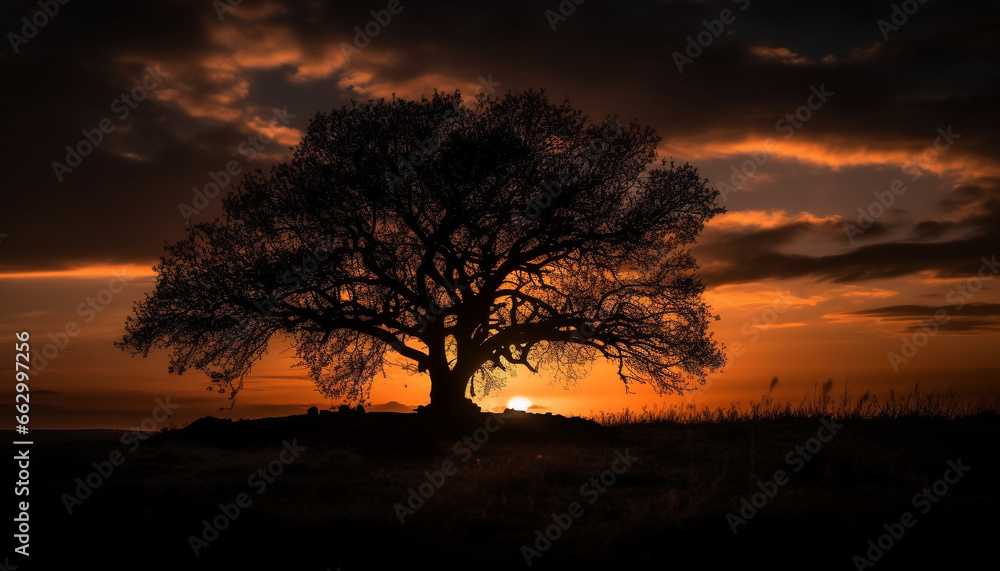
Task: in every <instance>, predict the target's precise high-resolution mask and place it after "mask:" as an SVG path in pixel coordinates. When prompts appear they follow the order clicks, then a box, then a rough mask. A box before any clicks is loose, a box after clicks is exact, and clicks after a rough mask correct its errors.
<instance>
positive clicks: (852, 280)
mask: <svg viewBox="0 0 1000 571" xmlns="http://www.w3.org/2000/svg"><path fill="white" fill-rule="evenodd" d="M231 4H235V6H230V5H229V4H227V3H225V2H224V1H217V2H214V3H213V2H212V1H211V0H199V1H184V2H171V1H163V2H100V3H85V2H79V3H77V2H70V3H68V4H66V5H59V11H58V13H56V14H55V15H54V16H48V15H45V16H44V17H42V16H36V14H44V13H43V12H41V9H40V8H39V7H38V4H37V3H35V2H22V1H17V2H8V3H5V5H4V7H3V8H2V11H0V13H2V22H3V32H4V33H5V34H6V36H5V37H6V38H7V41H6V42H5V44H4V46H3V48H2V50H0V66H2V76H3V87H2V90H0V98H2V102H3V108H4V109H5V113H4V119H5V121H4V133H5V136H4V137H3V138H2V139H0V156H2V157H3V159H2V160H3V170H2V173H3V181H2V186H0V188H2V189H3V190H2V192H3V208H2V211H0V288H2V290H0V291H2V292H3V295H2V296H0V331H2V332H3V333H2V335H3V336H4V338H5V339H6V342H5V347H6V349H5V352H4V355H5V357H4V359H3V360H4V363H3V364H2V365H0V367H2V368H3V369H4V371H5V372H7V373H8V379H10V377H12V376H13V370H14V367H13V361H14V351H13V346H14V333H15V332H18V331H23V330H27V331H29V332H30V333H31V336H32V347H33V351H35V352H37V353H36V354H35V357H36V359H35V364H36V367H37V369H39V370H36V371H33V373H32V384H31V386H32V391H31V394H32V397H33V398H32V400H31V405H32V427H34V428H75V427H80V428H94V427H106V428H129V427H132V426H136V425H138V424H139V423H140V422H141V421H142V420H143V419H144V418H146V417H147V416H149V415H150V411H151V410H152V409H153V408H154V407H155V406H157V405H156V399H158V398H159V399H167V398H169V399H170V401H171V402H172V403H175V404H177V405H179V406H178V408H177V410H176V412H175V413H174V422H175V423H177V424H185V423H188V422H191V421H192V420H194V419H196V418H199V417H202V416H205V415H216V416H219V415H227V416H231V417H232V418H234V419H236V418H253V417H261V416H277V415H285V414H298V413H302V412H304V411H305V409H306V408H307V407H309V406H312V405H317V406H319V407H320V408H326V407H329V406H331V405H336V404H339V403H334V402H331V401H329V400H324V398H323V397H322V396H321V395H320V394H319V393H318V392H316V390H315V388H314V385H313V383H312V382H311V381H310V380H309V379H308V377H307V375H306V373H305V371H304V370H302V369H297V368H294V367H293V365H294V364H295V362H296V360H297V359H296V358H295V356H294V353H293V352H292V351H291V350H290V349H289V348H288V347H287V346H282V345H280V344H277V343H275V344H273V345H272V346H271V348H270V352H269V355H268V357H267V358H266V359H265V360H263V361H262V362H260V363H259V364H258V365H257V367H256V369H255V371H254V374H253V375H252V377H251V378H250V379H249V380H248V381H247V383H246V386H245V388H244V389H243V391H242V392H241V393H240V395H239V396H238V398H237V401H236V405H235V407H234V408H233V409H232V411H229V410H228V407H229V404H230V403H229V401H228V399H227V396H226V395H222V394H218V393H215V392H208V391H206V390H205V389H206V387H207V386H208V384H209V381H208V378H207V377H206V376H204V375H202V374H200V373H196V372H190V373H187V374H185V375H183V376H176V375H169V374H168V373H167V362H168V360H167V355H166V354H164V353H156V354H152V355H150V356H149V357H148V358H145V359H143V358H140V357H134V358H133V357H132V356H130V355H129V354H127V353H124V352H122V351H120V350H118V349H116V348H115V347H113V346H112V343H113V342H114V341H116V340H118V339H120V338H121V335H122V333H123V332H124V323H125V317H126V315H128V314H129V313H130V312H131V309H132V304H133V302H135V301H137V300H140V299H142V298H143V296H145V295H146V294H147V293H150V292H151V291H152V288H153V284H154V282H155V276H154V274H153V271H152V266H153V265H154V264H155V263H156V262H157V260H158V258H159V256H160V255H162V253H163V245H164V244H165V243H167V242H174V241H176V240H179V239H181V238H182V237H183V236H184V235H185V228H186V222H185V220H184V217H183V216H182V214H181V212H180V209H179V205H181V204H187V205H192V201H193V200H194V197H195V193H194V189H196V188H197V189H204V188H205V186H206V184H208V183H211V182H212V181H213V178H212V174H213V173H214V174H215V178H220V177H221V175H219V174H218V173H220V172H223V171H225V169H226V167H227V163H229V164H230V165H232V163H231V161H235V164H236V166H237V168H238V171H236V172H238V174H237V175H236V177H234V178H236V179H238V178H239V174H242V173H246V172H249V171H251V170H253V169H258V168H259V169H263V170H265V171H266V170H267V169H268V168H269V167H270V165H272V164H274V163H275V162H276V161H280V160H282V159H283V158H286V157H289V156H290V153H291V151H290V148H291V147H293V146H294V145H296V144H297V143H298V141H299V140H300V138H301V136H302V134H303V133H304V131H305V129H306V127H307V125H308V122H309V119H310V118H311V117H312V116H313V115H315V114H316V113H317V112H319V111H329V110H331V109H335V108H340V107H342V106H344V105H349V104H350V101H351V100H358V101H367V100H369V99H372V98H379V97H391V96H392V95H393V94H395V95H396V96H397V97H402V98H419V97H420V96H421V95H428V96H429V95H431V94H432V93H433V91H434V89H437V90H439V91H446V92H452V91H454V90H456V89H459V90H461V92H462V94H463V95H465V96H467V98H468V99H470V100H471V99H472V98H473V97H474V96H475V95H476V94H477V93H480V92H484V91H485V92H487V93H495V94H496V95H501V94H503V93H506V92H507V91H508V90H513V91H521V90H526V89H530V88H536V89H537V88H544V89H545V90H546V92H547V93H548V94H549V96H550V98H551V100H553V101H555V102H560V101H562V99H563V98H564V97H568V98H569V100H570V101H571V103H572V104H573V105H574V106H576V107H578V108H580V109H582V110H584V112H586V113H587V114H588V115H589V116H590V117H591V119H593V120H600V119H603V118H604V117H605V116H607V115H609V114H612V115H614V114H617V115H618V116H619V117H620V118H621V119H622V120H623V121H631V120H633V119H635V120H638V121H640V122H641V123H643V124H646V125H649V126H651V127H653V128H654V129H656V131H657V132H658V133H659V135H660V136H661V137H662V139H663V140H662V143H661V146H660V154H661V155H662V157H664V158H668V159H669V158H673V159H674V160H676V161H677V162H679V163H683V162H690V163H691V164H693V165H694V166H696V167H698V169H699V171H700V173H701V175H702V176H704V177H706V178H707V179H708V180H709V182H710V183H711V184H713V185H715V186H716V187H718V188H719V189H720V190H721V191H722V194H723V196H724V204H725V206H726V207H727V209H728V210H729V212H728V213H727V214H725V215H722V216H719V217H717V218H715V219H714V220H713V221H712V222H711V223H710V224H709V225H708V227H707V228H706V230H705V232H704V233H703V234H702V237H701V238H700V239H699V241H698V243H697V245H696V247H695V248H694V253H695V256H696V258H697V259H698V262H699V264H700V266H701V270H700V272H699V275H700V276H701V277H702V278H703V280H704V281H705V283H706V285H707V288H708V289H707V292H706V299H707V301H708V302H709V304H710V305H711V307H712V310H713V312H714V313H716V314H718V315H719V316H720V320H719V321H717V322H715V323H714V324H713V327H712V331H713V332H714V333H715V336H716V338H717V339H718V340H720V341H721V342H723V343H725V344H726V345H727V346H728V347H729V349H730V351H731V354H730V357H729V364H728V365H727V367H726V369H725V371H724V372H723V373H722V374H721V375H714V376H713V377H712V382H711V385H710V386H708V387H705V388H703V389H702V390H701V391H699V393H698V394H696V395H695V396H694V397H693V402H695V403H698V404H702V403H704V404H708V405H711V406H716V405H721V406H728V404H729V403H730V402H733V401H742V402H744V403H745V402H747V401H749V400H750V399H759V398H760V397H761V395H762V394H764V393H766V392H767V389H768V385H769V383H770V380H771V379H772V378H773V377H775V376H777V377H778V379H779V383H778V385H777V386H776V388H775V390H774V393H773V396H774V397H775V398H777V399H780V400H786V401H789V402H792V403H797V402H798V401H799V400H801V398H802V396H803V395H804V394H805V393H806V391H808V390H812V389H813V387H814V384H815V383H822V382H824V381H826V380H827V379H833V380H834V382H835V389H834V390H835V392H836V393H838V394H839V393H840V392H842V391H843V388H844V382H845V381H847V382H848V383H849V387H850V390H851V392H852V393H853V394H854V395H855V396H860V395H861V394H862V393H863V392H865V391H866V390H871V391H876V392H886V391H888V390H889V389H894V390H896V391H897V392H898V391H900V390H902V391H907V390H909V389H911V388H912V387H913V386H914V384H915V383H920V387H921V390H930V389H939V390H940V389H946V388H947V387H949V386H950V385H954V387H955V390H957V391H958V392H960V393H961V394H963V395H967V396H970V397H975V396H977V395H984V394H986V393H987V392H988V391H989V390H990V388H991V387H993V386H994V385H995V384H996V382H997V380H998V378H1000V361H998V356H997V355H998V352H997V348H998V341H1000V294H998V291H1000V279H998V277H1000V276H998V272H1000V265H998V258H997V256H998V255H1000V139H998V136H997V133H998V132H1000V120H998V119H1000V116H998V111H997V102H998V101H1000V98H998V95H1000V81H998V79H1000V66H998V61H1000V60H998V55H1000V37H998V36H997V34H996V30H997V29H1000V10H998V8H997V5H996V4H995V3H993V4H987V3H946V2H942V1H940V0H929V1H928V2H926V3H924V4H920V3H918V2H916V1H915V0H914V1H912V2H909V3H905V7H906V9H907V10H910V11H911V12H912V13H910V14H907V13H906V12H905V11H903V10H902V9H901V8H900V9H899V13H898V14H896V15H895V20H893V18H894V8H893V4H892V2H888V1H887V2H836V3H820V4H809V3H801V2H791V1H778V2H763V1H760V0H739V1H732V2H730V1H728V0H726V1H719V2H672V1H662V2H651V1H624V2H599V1H597V0H590V1H588V2H584V3H582V4H580V5H579V6H576V5H575V4H572V3H571V2H570V1H569V0H566V1H564V2H563V3H562V5H563V11H564V12H566V15H563V14H560V13H559V10H560V8H559V6H560V3H559V2H558V1H557V0H549V1H539V2H510V3H504V4H503V5H500V4H496V3H474V2H458V1H454V2H411V1H408V0H403V1H402V2H398V3H397V2H383V1H381V0H368V1H366V2H358V1H355V0H348V1H344V2H337V3H335V4H336V5H335V6H334V5H328V4H327V3H323V2H318V1H301V2H281V3H278V2H268V1H258V0H243V1H242V2H237V1H236V0H232V1H231ZM897 6H904V3H898V2H897ZM570 8H572V10H573V11H572V13H569V12H570ZM388 9H392V10H394V11H395V12H396V13H395V14H392V13H391V12H389V11H388ZM914 9H915V11H914ZM372 11H375V12H376V16H373V14H372ZM382 11H384V12H382ZM550 11H551V12H550ZM386 14H388V15H389V16H391V19H389V18H388V17H387V16H386ZM376 17H378V18H382V21H383V22H385V21H386V20H388V23H386V24H384V25H383V24H380V23H377V22H374V23H373V20H375V18H376ZM22 18H27V20H22ZM32 18H35V22H36V23H31V20H32ZM904 18H905V21H903V19H904ZM880 20H882V21H884V23H883V24H880V23H879V21H880ZM26 22H28V23H27V24H26ZM37 22H44V25H41V26H38V25H37ZM366 26H368V29H369V30H371V31H374V32H375V34H372V35H373V36H374V37H370V38H369V37H367V36H368V34H367V33H365V35H364V36H361V35H359V34H358V32H357V31H356V30H355V28H357V29H358V30H361V31H362V32H363V31H364V29H365V27H366ZM713 32H717V33H713ZM699 34H701V35H700V36H699ZM716 36H718V37H716ZM689 38H690V40H689ZM699 40H700V41H701V42H702V44H701V45H699V44H698V42H699ZM102 127H103V129H104V130H103V131H102V130H101V129H102ZM85 132H86V134H85ZM87 136H89V137H90V141H89V143H88V142H85V143H83V144H81V141H87V138H86V137H87ZM95 142H96V144H91V143H95ZM67 145H68V146H70V147H74V148H80V149H82V152H81V154H85V155H86V156H82V157H73V156H70V157H68V156H67V155H68V154H69V153H68V151H67V148H66V147H67ZM56 163H58V164H56ZM741 169H743V170H744V172H745V173H749V174H742V173H740V170H741ZM226 176H227V177H228V175H226ZM879 197H881V200H882V203H880V202H879ZM195 207H196V208H199V207H198V205H197V204H195ZM221 215H222V208H221V200H220V199H219V197H215V198H213V199H211V200H209V201H208V205H207V206H206V207H204V209H203V210H202V211H201V212H199V213H198V214H195V215H193V216H192V220H193V221H206V220H211V219H213V218H215V217H219V216H221ZM927 322H932V323H933V325H926V326H925V327H923V328H922V327H921V324H925V323H927ZM67 327H68V328H69V329H67ZM926 331H930V332H931V334H928V333H926ZM908 343H914V344H915V345H914V346H912V347H910V346H909V345H907V344H908ZM47 345H51V348H49V349H48V350H47V351H48V354H46V349H45V348H46V346H47ZM917 345H919V347H917ZM911 349H912V350H911ZM892 353H895V354H897V355H899V357H898V358H894V357H893V355H892ZM4 386H5V388H4V392H3V403H4V405H5V410H6V411H8V412H10V411H11V408H12V406H10V408H8V407H7V405H12V392H11V389H10V387H12V386H13V383H12V382H9V383H7V384H5V385H4ZM429 386H430V383H429V379H428V378H427V377H426V376H412V377H410V376H406V375H405V374H402V373H398V372H393V371H389V375H388V376H387V377H386V378H382V377H381V376H380V377H377V378H376V379H375V382H374V385H373V388H372V400H373V402H374V403H375V404H376V405H379V406H376V407H375V408H376V409H381V410H402V409H407V410H408V409H409V408H411V407H415V406H416V405H419V404H424V403H426V402H427V400H428V390H429ZM513 396H524V397H527V398H528V399H530V401H531V402H532V403H533V404H534V406H533V407H532V409H531V410H533V411H537V412H553V413H560V414H571V413H572V414H589V413H591V412H597V411H601V410H603V411H608V412H611V411H617V410H620V409H623V408H625V407H628V408H631V409H633V410H637V409H641V408H642V407H649V408H652V407H655V406H665V405H670V404H674V403H687V402H689V400H690V399H688V398H687V397H686V396H685V397H681V396H676V395H675V396H668V397H660V396H657V395H656V394H654V393H653V391H652V390H651V389H649V388H648V387H640V388H639V389H638V390H637V391H636V392H635V393H633V394H626V393H625V391H624V387H623V385H622V383H621V382H620V381H619V380H618V379H617V377H616V376H615V375H614V372H613V370H612V368H611V367H609V366H605V365H598V366H595V367H594V369H593V373H592V375H590V377H589V378H587V379H585V380H583V381H581V382H580V383H579V384H578V385H577V386H574V387H568V388H567V387H564V386H562V385H559V384H553V383H552V380H551V379H549V378H548V377H546V376H544V375H542V376H539V375H532V374H529V373H528V372H527V371H526V370H522V371H521V372H519V374H518V376H517V377H516V378H513V379H511V380H510V382H509V383H508V386H507V387H506V388H505V389H504V390H503V391H502V392H499V393H496V394H491V395H489V396H487V397H485V398H482V399H481V400H479V401H478V402H479V404H480V405H481V406H482V407H483V408H484V409H491V410H492V409H497V408H502V407H503V406H504V405H505V404H506V403H507V402H508V400H509V399H510V398H511V397H513ZM386 403H397V404H402V405H405V406H403V407H399V406H396V405H387V404H386ZM220 408H225V409H226V410H222V411H220ZM12 417H13V414H7V415H5V416H4V421H3V422H4V423H5V426H10V425H12V423H13V421H12V420H11V419H12Z"/></svg>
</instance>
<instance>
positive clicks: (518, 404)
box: [507, 397, 531, 410]
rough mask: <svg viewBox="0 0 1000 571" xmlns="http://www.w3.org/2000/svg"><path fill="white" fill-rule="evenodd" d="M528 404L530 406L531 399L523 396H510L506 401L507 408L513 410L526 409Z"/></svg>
mask: <svg viewBox="0 0 1000 571" xmlns="http://www.w3.org/2000/svg"><path fill="white" fill-rule="evenodd" d="M529 406H531V401H530V400H528V399H527V398H525V397H511V399H510V400H509V401H507V408H510V409H513V410H528V407H529Z"/></svg>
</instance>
